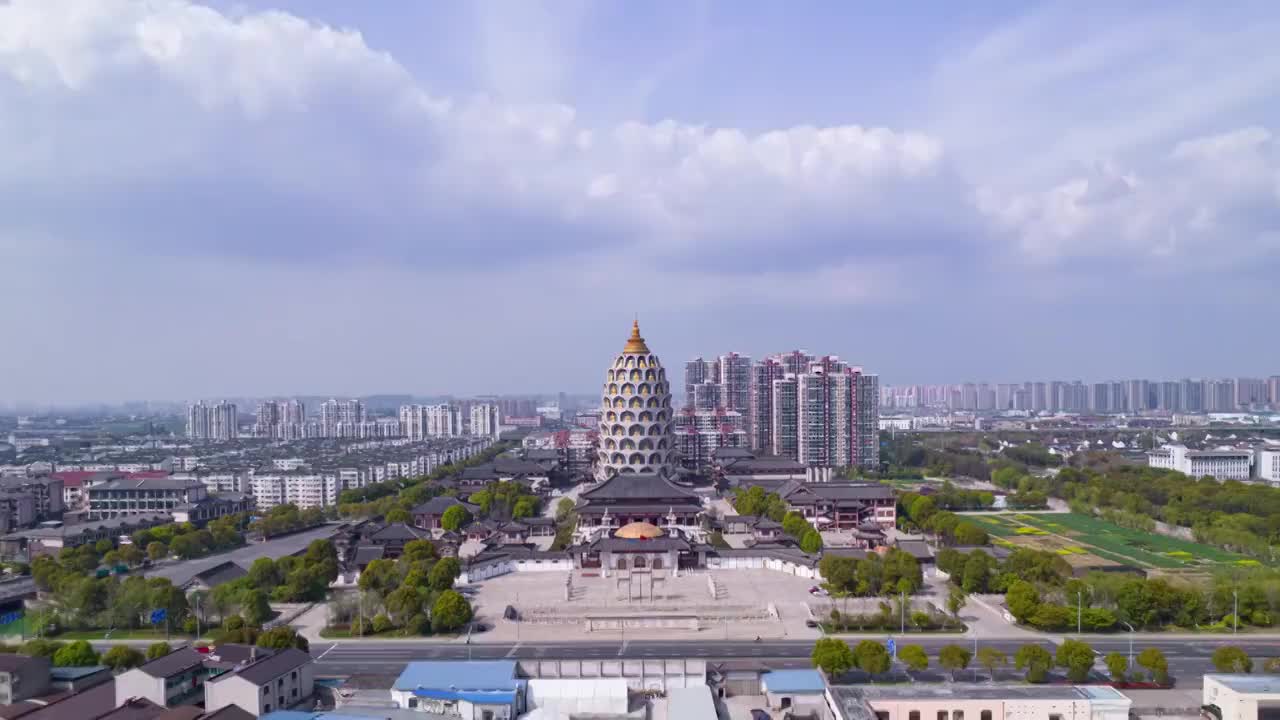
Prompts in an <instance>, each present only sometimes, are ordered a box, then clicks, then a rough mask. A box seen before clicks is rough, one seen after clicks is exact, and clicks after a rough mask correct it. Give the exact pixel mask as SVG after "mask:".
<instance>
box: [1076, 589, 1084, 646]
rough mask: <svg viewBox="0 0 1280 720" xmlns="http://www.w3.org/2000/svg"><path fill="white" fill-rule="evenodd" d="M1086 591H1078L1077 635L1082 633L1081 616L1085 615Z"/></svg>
mask: <svg viewBox="0 0 1280 720" xmlns="http://www.w3.org/2000/svg"><path fill="white" fill-rule="evenodd" d="M1083 595H1084V593H1082V592H1080V591H1079V590H1077V591H1076V635H1077V636H1079V635H1080V626H1081V618H1083V617H1084V599H1083V597H1082V596H1083Z"/></svg>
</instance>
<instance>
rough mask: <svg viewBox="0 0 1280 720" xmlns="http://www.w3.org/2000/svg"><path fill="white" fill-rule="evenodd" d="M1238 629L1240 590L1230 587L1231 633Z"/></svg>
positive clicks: (1233, 633)
mask: <svg viewBox="0 0 1280 720" xmlns="http://www.w3.org/2000/svg"><path fill="white" fill-rule="evenodd" d="M1239 631H1240V591H1238V590H1236V589H1235V588H1231V634H1232V635H1235V634H1236V633H1237V632H1239Z"/></svg>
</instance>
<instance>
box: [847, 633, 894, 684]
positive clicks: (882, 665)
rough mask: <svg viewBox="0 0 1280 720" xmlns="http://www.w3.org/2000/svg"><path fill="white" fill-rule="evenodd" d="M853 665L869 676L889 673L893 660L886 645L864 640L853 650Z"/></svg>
mask: <svg viewBox="0 0 1280 720" xmlns="http://www.w3.org/2000/svg"><path fill="white" fill-rule="evenodd" d="M853 663H854V665H856V666H857V668H858V669H859V670H861V671H863V672H865V673H867V674H868V675H879V674H880V673H883V672H888V670H889V665H890V664H891V659H890V658H889V651H888V650H886V649H885V647H884V645H882V644H880V643H878V642H876V641H875V640H863V641H862V642H860V643H858V644H857V646H855V647H854V648H853Z"/></svg>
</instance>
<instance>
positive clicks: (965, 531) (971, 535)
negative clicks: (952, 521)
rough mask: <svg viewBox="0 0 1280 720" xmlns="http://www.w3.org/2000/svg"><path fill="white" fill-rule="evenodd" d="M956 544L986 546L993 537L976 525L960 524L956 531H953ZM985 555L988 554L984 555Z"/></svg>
mask: <svg viewBox="0 0 1280 720" xmlns="http://www.w3.org/2000/svg"><path fill="white" fill-rule="evenodd" d="M951 534H952V535H953V536H954V537H955V539H956V542H957V543H959V544H960V545H986V544H987V543H988V542H989V541H990V540H991V537H990V536H989V535H988V534H987V531H986V530H983V529H982V528H981V527H980V526H978V525H977V524H976V523H971V522H963V521H962V522H958V523H956V526H955V529H953V530H952V531H951ZM982 554H983V555H985V554H986V553H982Z"/></svg>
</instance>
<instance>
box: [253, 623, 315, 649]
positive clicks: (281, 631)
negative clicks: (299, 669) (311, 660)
mask: <svg viewBox="0 0 1280 720" xmlns="http://www.w3.org/2000/svg"><path fill="white" fill-rule="evenodd" d="M254 644H256V645H257V646H258V647H263V648H269V649H271V650H286V649H288V648H297V649H299V650H301V651H303V652H308V651H310V650H311V643H309V642H307V639H306V638H304V637H302V636H301V635H299V634H298V631H297V630H294V629H293V628H291V627H289V626H288V625H280V626H278V627H273V628H271V629H270V630H264V631H262V632H261V633H258V637H257V638H256V639H255V640H254Z"/></svg>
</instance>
